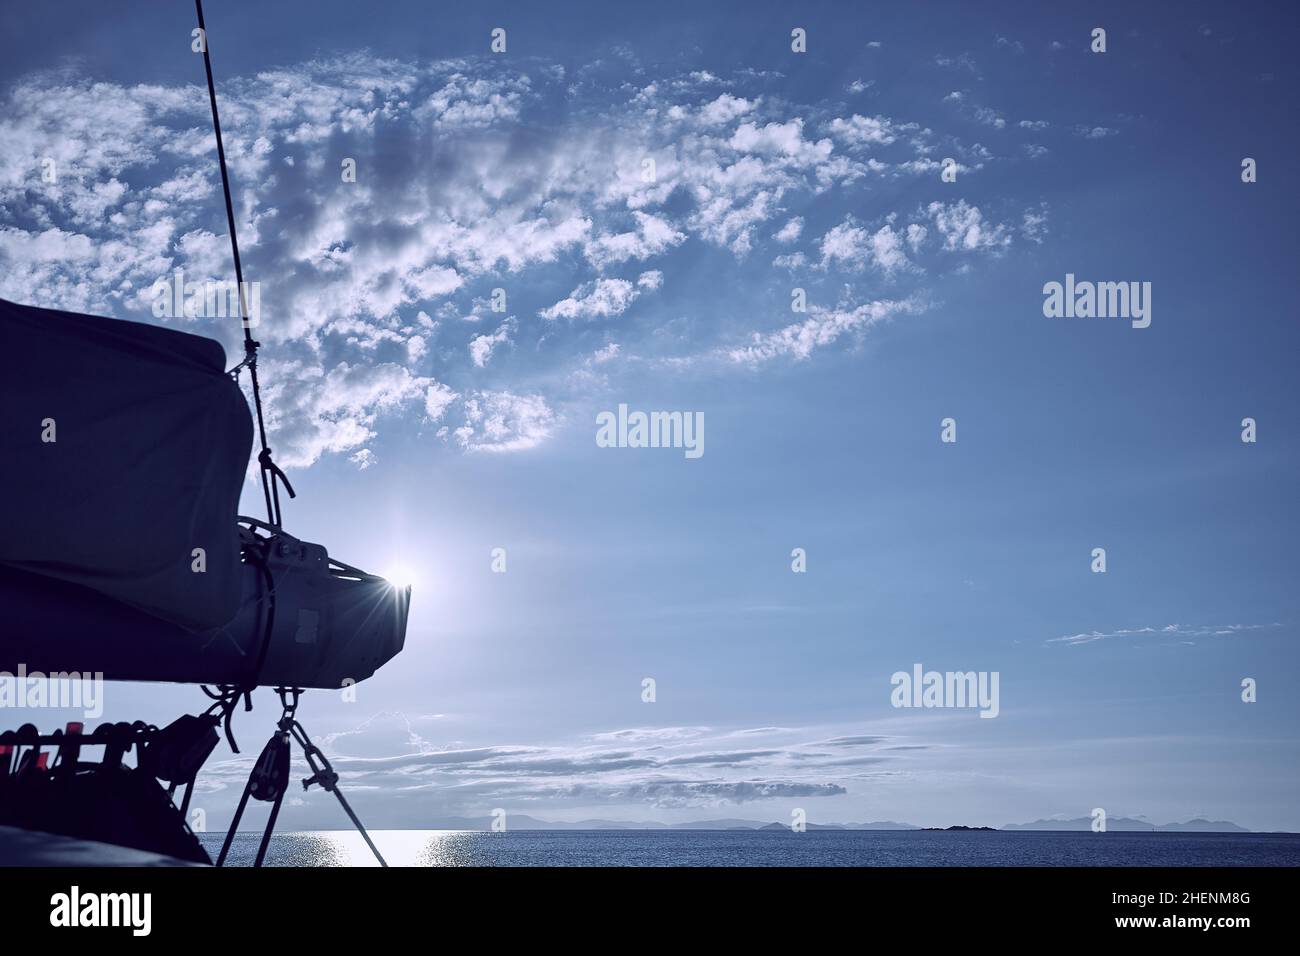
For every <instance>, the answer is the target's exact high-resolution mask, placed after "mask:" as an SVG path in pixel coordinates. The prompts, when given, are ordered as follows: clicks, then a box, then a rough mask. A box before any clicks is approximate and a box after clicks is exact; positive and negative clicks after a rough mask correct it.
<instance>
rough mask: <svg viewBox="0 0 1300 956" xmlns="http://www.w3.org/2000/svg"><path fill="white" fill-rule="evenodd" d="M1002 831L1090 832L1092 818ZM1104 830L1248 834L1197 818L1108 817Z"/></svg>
mask: <svg viewBox="0 0 1300 956" xmlns="http://www.w3.org/2000/svg"><path fill="white" fill-rule="evenodd" d="M1002 829H1003V830H1091V829H1092V817H1074V818H1072V819H1069V820H1035V821H1034V822H1033V823H1008V824H1007V825H1006V826H1004V827H1003V828H1002ZM1106 830H1107V832H1111V831H1126V832H1134V831H1145V832H1147V833H1151V832H1153V831H1154V832H1157V833H1249V832H1250V831H1249V830H1247V829H1246V828H1245V827H1242V826H1238V825H1237V824H1235V823H1230V822H1229V821H1227V820H1206V819H1203V818H1201V817H1197V818H1196V819H1195V820H1188V821H1187V822H1186V823H1162V824H1159V825H1156V824H1154V823H1152V822H1151V821H1150V820H1135V819H1133V818H1132V817H1110V818H1109V819H1107V820H1106Z"/></svg>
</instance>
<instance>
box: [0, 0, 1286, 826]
mask: <svg viewBox="0 0 1300 956" xmlns="http://www.w3.org/2000/svg"><path fill="white" fill-rule="evenodd" d="M1295 16H1296V15H1295V13H1294V12H1293V11H1291V10H1290V9H1288V8H1287V6H1286V5H1267V4H1257V5H1240V4H1228V3H1182V4H1177V5H1174V4H1142V5H1134V4H1128V3H1115V4H1086V5H1085V4H1077V5H1070V6H1069V8H1068V9H1066V8H1053V9H1046V8H1044V7H1043V6H1042V5H1039V4H1030V3H1023V4H1021V3H1005V4H980V5H970V4H957V3H953V4H947V3H932V4H925V5H924V6H923V7H922V6H921V5H900V4H855V5H852V8H851V9H850V8H849V7H848V6H847V5H836V4H822V3H800V4H798V5H791V4H773V3H745V4H724V3H719V4H707V5H706V4H699V3H657V4H649V5H644V4H643V5H611V4H587V3H565V4H545V5H542V4H523V3H520V4H500V3H495V4H494V3H483V4H475V5H474V7H473V9H472V10H456V9H452V8H438V9H436V10H435V8H433V7H431V6H430V5H429V4H426V3H417V2H392V3H384V4H378V5H375V4H356V3H350V2H349V3H343V2H337V0H322V2H314V3H311V4H305V3H288V2H286V3H280V4H265V3H243V2H232V3H226V4H220V5H217V4H213V5H211V8H210V9H209V10H208V11H207V22H208V30H209V45H210V50H211V55H212V61H213V69H214V71H215V74H216V79H217V86H218V97H219V103H220V107H221V118H222V126H223V130H224V132H225V147H226V152H227V155H228V157H229V161H230V171H231V176H232V179H233V183H234V190H235V207H236V213H237V222H238V234H239V240H240V247H241V252H242V254H243V261H244V271H245V278H246V279H249V280H253V281H257V282H258V283H259V284H260V309H261V315H260V322H259V326H258V329H257V337H258V339H259V340H260V341H261V342H262V346H263V347H262V359H261V371H262V380H263V388H264V390H265V396H266V399H267V407H268V414H269V416H270V418H269V424H270V430H271V444H272V446H273V448H274V450H275V456H276V460H277V461H278V462H279V463H280V464H281V465H282V466H283V467H284V468H285V469H286V471H287V472H288V474H289V475H290V478H291V480H292V482H293V484H294V486H295V488H296V489H297V491H298V497H297V499H296V500H294V501H292V502H289V503H287V505H286V507H285V526H286V529H287V530H288V531H290V532H291V533H293V534H295V535H297V536H299V537H302V538H304V539H306V540H310V541H314V542H319V543H322V544H325V545H326V546H327V547H328V548H329V550H330V553H331V554H332V555H334V556H335V557H337V558H339V559H341V560H343V561H345V562H347V563H349V564H352V565H357V566H360V567H364V568H366V569H368V570H373V571H376V572H380V573H390V572H394V571H395V569H398V568H401V569H404V570H405V572H406V573H407V574H409V575H410V577H411V578H412V579H413V582H414V586H413V595H412V601H411V617H410V626H409V631H408V635H407V640H406V647H405V650H404V651H403V652H402V654H401V655H400V656H399V657H397V658H396V659H395V660H394V661H392V662H391V663H389V664H388V665H387V666H386V667H385V668H383V669H382V670H381V671H379V672H378V673H377V674H376V675H375V676H374V677H373V678H371V679H370V680H367V681H365V682H363V683H362V684H360V685H359V686H358V687H357V688H356V700H355V701H347V700H344V699H342V697H341V695H339V694H335V693H332V692H326V691H317V692H313V693H309V694H308V695H307V696H306V697H305V699H304V703H303V706H302V708H301V710H300V717H301V718H302V720H303V722H304V724H305V725H306V726H307V728H308V730H309V731H310V732H311V733H312V734H313V735H314V736H315V737H316V738H317V739H318V742H320V743H321V744H322V745H323V746H324V748H325V750H326V752H327V753H329V754H330V755H331V757H332V759H333V761H334V763H335V766H336V768H337V769H339V770H340V772H341V773H342V776H343V784H344V787H345V788H346V792H347V793H348V795H349V798H350V799H351V800H352V802H353V804H354V805H355V806H356V808H357V809H358V812H359V813H360V815H361V817H362V819H363V820H365V821H366V822H367V824H369V825H371V826H374V827H415V828H418V827H422V826H429V825H431V821H437V820H439V819H443V818H447V817H453V816H469V817H474V818H486V817H487V816H488V815H489V814H490V813H491V811H493V810H494V809H497V808H501V809H504V810H506V812H507V814H510V813H517V814H527V815H530V816H533V817H538V818H542V819H548V820H582V819H590V818H602V819H615V820H632V821H640V820H656V821H665V822H674V821H686V820H700V819H711V818H743V819H751V820H760V821H773V820H776V821H782V822H789V821H790V820H791V814H792V812H793V811H794V810H796V809H802V810H803V811H805V813H806V814H807V819H808V820H809V821H811V822H817V823H826V822H861V821H874V820H897V821H903V822H909V823H914V824H919V825H926V826H947V825H951V824H966V825H991V826H999V825H1002V824H1006V823H1018V822H1024V821H1029V820H1035V819H1039V818H1048V817H1062V818H1074V817H1083V816H1088V815H1089V814H1090V813H1091V811H1092V810H1093V808H1098V807H1100V808H1104V809H1105V810H1106V812H1107V814H1108V815H1110V816H1128V817H1141V818H1144V819H1149V820H1151V821H1153V822H1156V823H1164V822H1169V821H1175V820H1178V821H1181V820H1187V819H1189V818H1193V817H1208V818H1210V819H1216V820H1218V819H1228V820H1232V821H1235V822H1236V823H1238V824H1240V825H1243V826H1246V827H1249V828H1252V829H1292V830H1294V829H1300V811H1298V810H1297V808H1298V807H1300V801H1298V800H1297V799H1296V796H1297V792H1298V789H1300V739H1298V737H1297V725H1298V719H1300V704H1298V703H1297V699H1296V695H1295V693H1294V688H1295V687H1296V686H1297V681H1298V680H1300V655H1298V654H1297V650H1296V638H1297V625H1298V624H1300V602H1298V601H1297V589H1296V588H1295V584H1294V582H1295V580H1296V570H1297V562H1296V552H1295V547H1294V544H1295V540H1296V532H1297V519H1298V518H1300V507H1298V504H1297V496H1296V494H1295V481H1294V477H1295V475H1296V472H1297V466H1298V465H1300V434H1298V433H1297V427H1296V411H1297V403H1296V384H1295V375H1294V371H1295V358H1296V355H1297V354H1298V350H1297V346H1300V334H1298V333H1297V325H1296V317H1295V298H1294V291H1293V276H1294V269H1295V262H1296V258H1297V257H1296V254H1297V251H1300V250H1297V239H1296V229H1295V214H1296V202H1295V192H1294V186H1293V176H1294V173H1293V172H1292V170H1291V169H1290V168H1289V166H1290V162H1291V160H1292V159H1293V157H1294V156H1295V155H1296V153H1297V150H1298V149H1300V143H1298V142H1297V135H1296V132H1295V130H1296V123H1295V118H1296V117H1295V113H1294V109H1293V107H1292V106H1291V102H1292V94H1293V91H1294V90H1295V88H1296V79H1297V77H1296V66H1295V63H1294V56H1293V50H1292V39H1293V37H1294V36H1295V33H1294V27H1295V25H1296V24H1295ZM5 17H6V21H7V25H6V30H5V32H4V36H3V37H2V38H0V52H3V56H0V101H2V102H3V108H2V109H0V160H2V161H0V296H2V297H4V298H7V299H11V300H14V301H18V302H24V303H30V304H35V305H42V306H49V307H56V308H65V309H71V310H79V311H87V312H91V313H95V314H101V315H105V316H112V317H116V318H120V319H129V320H134V321H142V322H160V323H163V324H167V325H170V326H172V327H175V328H181V329H183V330H185V331H190V332H195V333H198V334H203V335H208V336H211V337H214V338H217V339H219V340H220V341H222V342H223V344H224V345H225V346H226V349H227V354H228V355H229V356H231V361H230V364H231V365H234V364H235V362H236V361H237V360H238V355H239V351H240V349H239V345H238V342H239V337H240V334H241V333H240V330H239V328H238V326H237V323H235V322H233V321H231V320H228V319H227V320H221V319H213V318H187V317H179V318H156V317H155V316H154V314H153V310H152V303H153V295H152V290H153V289H154V287H155V286H156V284H157V283H158V282H159V280H161V279H166V278H167V277H169V276H170V275H171V274H172V273H173V271H174V270H175V269H182V270H183V271H184V273H185V277H186V279H187V280H196V281H205V280H221V279H227V278H229V277H230V275H231V273H232V264H231V258H230V250H229V245H228V237H227V229H226V223H225V218H224V207H223V204H222V196H221V188H220V179H219V173H218V169H217V165H216V157H215V147H214V144H213V138H212V131H211V125H210V116H209V113H208V104H207V97H206V90H205V88H204V86H203V71H202V62H201V58H200V57H199V56H197V55H196V54H195V53H193V52H192V51H191V48H190V44H191V34H190V31H191V30H192V29H193V28H194V26H195V24H194V22H193V10H192V9H191V8H190V7H189V6H188V5H186V4H183V3H175V4H173V3H161V2H141V3H135V4H132V5H129V6H127V7H125V8H122V9H114V11H113V12H111V13H110V12H108V11H107V10H106V9H105V8H104V6H103V5H102V4H91V3H69V4H60V5H44V4H29V5H24V6H22V7H21V8H15V9H12V10H7V11H6V14H5ZM1097 27H1101V28H1103V29H1105V31H1106V50H1105V52H1104V53H1103V52H1093V51H1092V49H1091V46H1092V44H1093V39H1092V31H1093V30H1094V28H1097ZM495 28H503V29H504V30H505V31H506V33H505V38H506V40H505V42H506V49H505V51H504V52H501V53H494V52H492V50H491V43H492V36H491V34H492V31H493V30H494V29H495ZM795 28H800V29H802V30H804V31H806V52H802V53H797V52H794V51H793V50H792V48H791V44H792V39H791V31H792V30H794V29H795ZM1247 157H1249V158H1253V159H1254V160H1255V161H1256V170H1257V181H1255V182H1251V183H1245V182H1243V181H1242V161H1243V159H1244V158H1247ZM47 159H52V160H53V161H54V163H55V168H56V169H57V177H56V179H55V181H54V182H53V183H51V182H46V181H45V180H44V179H43V178H42V173H41V171H42V169H43V168H45V167H44V166H43V163H44V161H45V160H47ZM948 159H951V160H952V161H953V163H952V164H949V165H950V166H951V168H952V169H954V170H955V172H956V176H955V181H951V182H949V181H945V180H944V177H943V175H942V172H943V168H944V161H945V160H948ZM347 160H352V161H354V162H355V170H356V177H355V181H351V182H350V181H345V176H344V174H343V170H344V166H345V161H347ZM646 160H653V176H648V175H647V169H648V164H647V163H646ZM1067 274H1070V275H1073V276H1075V277H1076V278H1077V279H1078V280H1079V281H1084V280H1088V281H1095V282H1138V283H1150V287H1149V288H1150V290H1151V291H1150V297H1149V299H1148V300H1147V301H1148V304H1149V306H1150V312H1149V317H1150V320H1151V321H1150V325H1149V326H1148V327H1145V328H1138V327H1135V326H1134V324H1133V323H1132V322H1131V321H1130V320H1129V319H1128V318H1122V317H1120V318H1115V317H1112V318H1083V317H1069V318H1066V317H1048V316H1046V315H1045V314H1044V307H1043V306H1044V288H1043V287H1044V284H1045V283H1049V282H1065V281H1066V275H1067ZM795 289H802V290H803V295H804V298H805V299H806V309H805V311H794V310H793V309H792V302H793V299H792V296H793V295H794V292H793V291H792V290H795ZM494 290H503V291H504V303H505V307H504V310H494V308H493V293H494ZM620 404H625V405H627V406H628V407H629V409H632V410H641V411H647V412H648V411H656V410H657V411H681V412H685V413H688V414H691V415H702V416H703V420H704V422H705V430H704V446H703V447H704V453H703V454H701V455H699V456H698V457H687V456H686V455H685V454H684V453H683V450H682V449H680V448H629V447H620V448H608V447H600V446H599V445H598V444H597V442H596V440H595V439H596V434H597V426H596V417H597V415H598V414H600V413H601V412H606V411H615V410H617V408H618V406H619V405H620ZM1247 417H1249V418H1252V419H1254V420H1255V422H1256V426H1257V440H1256V441H1254V442H1250V443H1248V442H1243V441H1242V428H1243V426H1242V420H1243V419H1244V418H1247ZM948 418H951V419H952V420H953V421H954V422H955V432H956V441H950V442H945V441H943V440H941V438H942V435H941V431H942V426H941V422H943V420H944V419H948ZM260 498H261V496H260V490H259V489H258V488H257V486H256V485H255V484H254V483H253V482H251V481H250V483H249V484H248V486H247V491H246V495H245V498H244V504H243V511H244V513H246V514H253V515H255V516H260V515H261V503H260ZM497 548H501V549H504V551H505V555H506V558H505V560H506V570H505V572H504V573H498V572H494V571H493V569H492V564H493V559H492V552H493V549H497ZM796 548H801V549H803V552H804V555H805V556H806V571H804V572H802V573H796V572H795V571H794V570H792V561H793V560H794V559H793V558H792V552H793V551H794V549H796ZM1096 548H1103V549H1105V556H1106V570H1105V572H1104V573H1096V572H1094V571H1093V566H1094V556H1093V552H1094V549H1096ZM916 664H920V665H922V666H923V667H924V669H926V670H936V671H940V672H947V671H963V672H965V671H976V672H988V673H992V672H996V673H997V674H998V675H999V708H998V715H997V716H996V718H994V719H981V718H980V716H979V713H978V712H977V710H974V709H970V708H899V707H895V706H893V705H892V701H891V693H892V691H893V686H892V685H891V676H892V675H893V674H895V672H898V671H905V672H909V673H910V672H911V671H912V668H913V666H914V665H916ZM647 678H649V679H652V680H653V681H654V691H655V693H654V698H655V699H654V700H653V701H652V702H647V701H645V700H644V699H643V686H644V685H643V681H645V680H646V679H647ZM1246 678H1253V679H1254V680H1255V681H1256V682H1257V699H1256V700H1255V701H1254V702H1251V703H1247V702H1245V701H1243V699H1242V681H1243V679H1246ZM106 695H107V697H106V710H105V715H104V717H105V719H113V720H118V719H136V718H143V719H148V720H152V721H155V722H159V723H162V722H166V721H169V720H170V719H171V718H172V717H174V716H176V715H177V714H178V713H180V712H182V711H186V710H195V709H198V708H201V707H202V706H205V705H206V700H205V699H204V698H203V697H202V695H201V694H200V693H199V691H198V690H197V689H196V688H193V687H180V686H160V685H131V684H113V685H110V686H109V687H108V688H107V690H106ZM255 700H256V702H257V707H256V709H255V710H254V712H253V713H252V714H242V713H241V714H240V715H238V718H237V721H236V732H237V736H238V739H239V740H240V742H241V744H242V745H243V748H244V753H243V754H241V755H238V756H235V755H231V754H230V753H229V752H227V751H226V749H225V747H224V745H223V746H222V748H221V749H220V750H219V751H218V752H217V753H216V754H215V755H214V757H213V759H212V761H211V762H210V764H209V767H208V769H207V771H206V772H205V775H204V777H203V778H201V780H200V786H199V790H198V792H197V793H196V796H195V798H194V799H195V805H196V806H197V807H199V808H202V809H203V810H204V811H205V813H206V817H207V823H208V825H209V826H210V827H212V828H217V827H219V826H222V825H224V822H225V820H226V819H227V818H228V816H229V813H230V810H231V808H232V806H233V804H234V802H235V800H236V799H237V797H238V794H239V792H240V790H241V789H242V785H243V781H244V778H245V776H246V774H247V771H248V769H249V767H250V764H251V759H252V758H253V757H254V756H255V755H256V753H257V751H258V750H259V749H260V747H261V744H262V742H263V741H264V739H265V736H266V735H267V734H268V733H269V732H270V731H271V729H272V727H273V723H274V720H275V719H276V717H277V716H278V710H277V707H276V704H275V701H274V698H273V696H272V694H271V693H270V692H269V691H262V692H259V694H258V695H257V697H256V698H255ZM69 716H72V715H69ZM21 719H34V720H36V721H37V722H38V723H40V724H41V725H42V726H49V725H54V724H58V723H61V721H62V720H63V719H65V715H62V714H50V713H43V714H38V715H35V716H32V715H25V716H24V715H21V714H20V715H17V718H16V719H15V717H14V715H11V716H10V718H8V719H7V720H6V724H9V723H13V724H16V723H18V722H19V721H20V720H21ZM260 819H261V818H260V817H259V816H257V815H256V813H254V812H250V814H249V816H248V817H246V823H245V825H247V826H256V825H259V824H260ZM344 825H345V820H344V819H343V818H342V815H341V813H340V812H339V811H338V809H337V808H336V807H334V806H333V805H331V803H330V802H328V797H325V796H323V795H321V794H318V793H313V794H308V795H306V796H301V795H299V794H298V793H297V792H296V791H295V792H294V794H293V795H292V796H291V799H290V801H289V802H288V803H287V804H286V807H285V809H284V811H283V814H282V817H281V828H282V829H306V828H314V827H343V826H344Z"/></svg>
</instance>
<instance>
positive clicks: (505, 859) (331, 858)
mask: <svg viewBox="0 0 1300 956" xmlns="http://www.w3.org/2000/svg"><path fill="white" fill-rule="evenodd" d="M371 836H372V838H373V839H374V840H375V843H376V844H377V845H378V847H379V850H380V852H381V853H383V855H384V858H385V859H386V860H387V862H388V864H389V865H390V866H413V867H420V866H1300V834H1297V833H1158V832H1157V833H1143V832H1123V831H1121V832H1111V833H1092V832H1063V831H1010V830H993V831H989V830H980V831H951V830H945V831H929V830H809V831H806V832H804V833H794V832H792V831H789V830H515V831H508V832H504V833H491V832H482V831H472V830H377V831H371ZM200 839H201V840H202V842H203V844H204V846H205V847H207V849H208V852H209V854H210V855H211V856H212V859H213V860H214V861H215V860H216V858H217V854H218V853H219V852H220V850H221V844H222V842H223V840H224V835H223V834H218V833H205V834H200ZM260 842H261V834H259V833H250V832H243V833H239V834H237V835H236V837H235V841H234V843H233V845H232V846H231V851H230V858H229V859H228V861H227V865H228V866H251V865H252V864H253V861H254V859H255V858H256V856H257V848H258V844H259V843H260ZM266 865H268V866H375V865H377V864H376V862H375V859H374V856H373V855H372V854H371V852H370V850H369V849H368V848H367V847H366V844H365V842H364V841H363V840H362V838H361V835H360V834H359V833H357V832H355V831H351V830H317V831H311V832H298V833H294V832H289V833H278V834H276V835H275V836H274V837H272V839H271V845H270V847H269V848H268V851H267V859H266Z"/></svg>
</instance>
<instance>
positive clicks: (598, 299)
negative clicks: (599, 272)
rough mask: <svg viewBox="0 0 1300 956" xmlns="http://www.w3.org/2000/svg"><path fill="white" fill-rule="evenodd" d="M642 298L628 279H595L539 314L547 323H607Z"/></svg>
mask: <svg viewBox="0 0 1300 956" xmlns="http://www.w3.org/2000/svg"><path fill="white" fill-rule="evenodd" d="M639 295H640V292H639V291H638V289H637V287H636V286H635V285H633V284H632V283H631V282H629V281H628V280H627V279H596V280H595V281H594V282H585V283H583V284H582V285H580V286H578V287H577V288H576V289H574V290H573V291H572V292H570V293H569V295H568V297H567V298H565V299H561V300H560V301H559V302H557V303H555V304H554V305H552V306H550V307H549V308H546V309H542V311H541V312H539V313H537V314H538V315H540V316H541V317H542V318H544V319H551V320H555V319H606V318H610V317H612V316H615V315H622V314H623V313H624V312H626V311H627V307H628V306H630V305H631V304H632V303H633V302H634V301H635V300H636V299H637V297H638V296H639Z"/></svg>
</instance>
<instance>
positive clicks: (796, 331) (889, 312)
mask: <svg viewBox="0 0 1300 956" xmlns="http://www.w3.org/2000/svg"><path fill="white" fill-rule="evenodd" d="M922 310H923V306H922V304H921V303H920V301H919V300H916V299H906V300H902V301H894V300H875V301H872V302H866V303H863V304H862V305H859V306H857V307H855V308H852V309H848V308H835V309H826V308H822V307H820V306H815V305H814V306H810V307H809V309H808V318H807V319H805V320H803V321H802V322H795V323H793V324H791V325H787V326H785V327H784V328H781V329H778V330H776V331H775V332H761V333H760V332H755V333H754V334H753V336H752V337H751V340H750V342H749V344H747V345H744V346H740V347H738V348H733V349H729V350H728V351H727V353H726V355H727V357H728V358H729V359H730V360H731V361H732V362H735V363H738V364H742V365H750V366H757V365H761V364H763V363H765V362H770V361H772V360H773V359H777V358H793V359H801V360H802V359H807V358H809V357H810V356H811V355H812V353H813V352H814V351H815V350H816V349H818V348H822V347H824V346H827V345H830V344H832V343H833V342H836V341H838V340H839V339H841V338H843V337H844V336H845V335H849V334H853V333H861V332H864V331H866V330H867V329H869V328H871V327H872V326H873V325H876V324H877V323H879V322H883V321H885V320H886V319H888V318H890V317H891V316H894V315H910V314H915V313H918V312H920V311H922Z"/></svg>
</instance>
